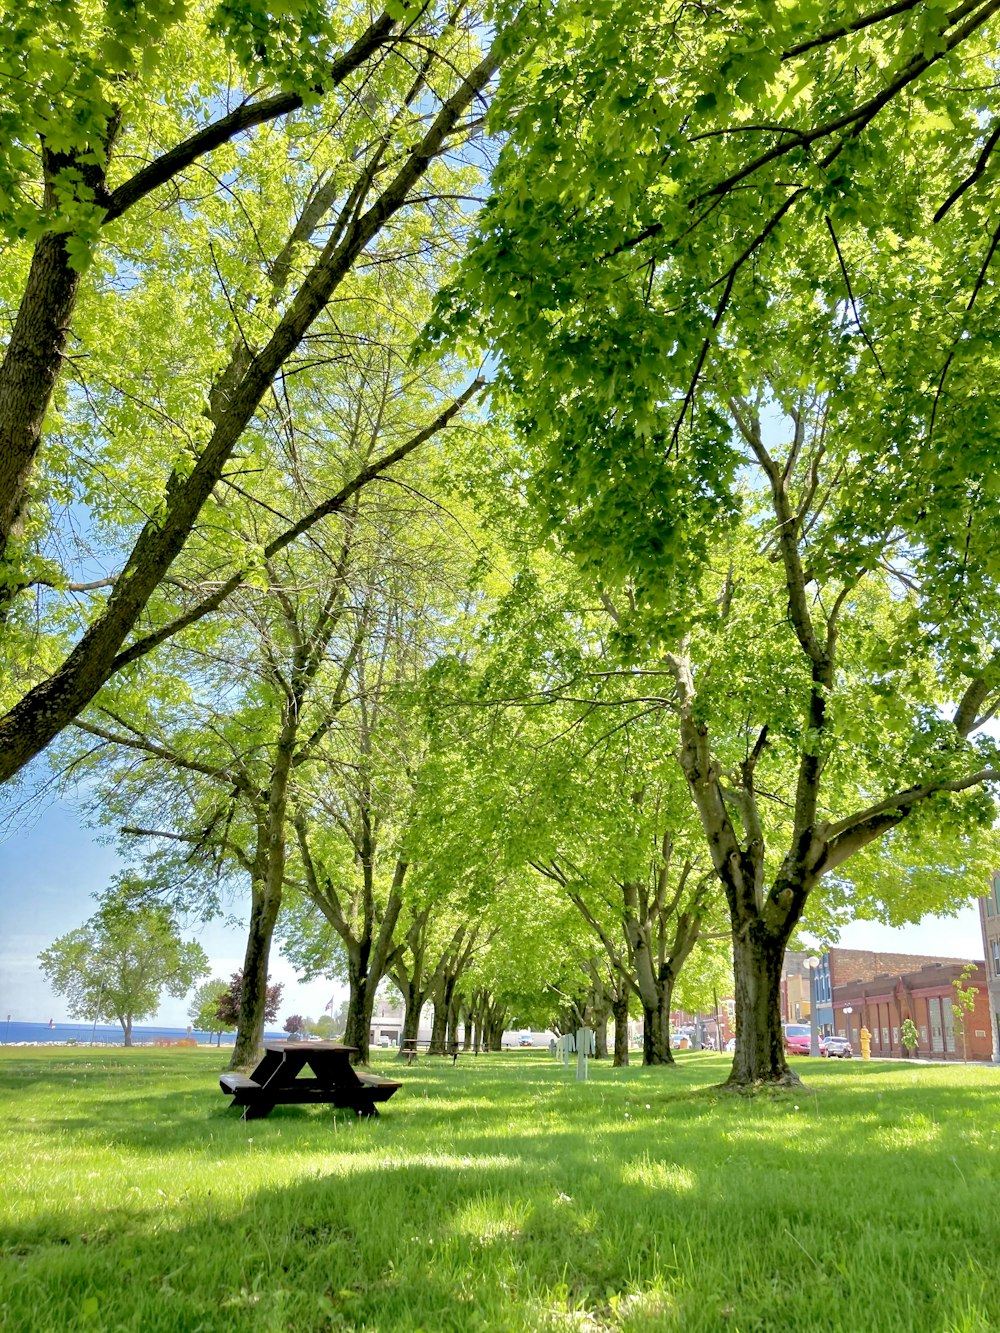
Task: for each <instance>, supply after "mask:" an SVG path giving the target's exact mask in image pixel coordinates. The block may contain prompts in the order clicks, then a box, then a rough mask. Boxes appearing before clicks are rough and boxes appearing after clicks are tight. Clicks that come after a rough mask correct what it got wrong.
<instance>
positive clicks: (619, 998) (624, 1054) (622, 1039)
mask: <svg viewBox="0 0 1000 1333" xmlns="http://www.w3.org/2000/svg"><path fill="white" fill-rule="evenodd" d="M611 1014H612V1017H613V1018H614V1020H615V1054H614V1059H613V1060H612V1062H611V1063H612V1065H613V1067H614V1068H615V1069H624V1068H625V1067H626V1065H627V1064H628V992H626V993H625V994H623V995H616V996H615V997H614V999H613V1000H612V1002H611Z"/></svg>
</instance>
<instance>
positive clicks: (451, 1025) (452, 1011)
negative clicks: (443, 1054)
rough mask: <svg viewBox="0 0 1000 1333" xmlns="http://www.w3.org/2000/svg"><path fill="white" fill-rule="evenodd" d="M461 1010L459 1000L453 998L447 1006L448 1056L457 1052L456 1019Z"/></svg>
mask: <svg viewBox="0 0 1000 1333" xmlns="http://www.w3.org/2000/svg"><path fill="white" fill-rule="evenodd" d="M460 1010H461V1000H460V999H459V998H458V997H456V996H453V997H452V1001H451V1004H449V1006H448V1054H449V1055H451V1054H452V1053H453V1052H454V1051H457V1050H458V1046H459V1042H458V1019H459V1013H460Z"/></svg>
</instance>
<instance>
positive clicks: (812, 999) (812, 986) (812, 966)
mask: <svg viewBox="0 0 1000 1333" xmlns="http://www.w3.org/2000/svg"><path fill="white" fill-rule="evenodd" d="M806 967H807V968H808V969H809V1054H810V1055H819V1028H818V1026H817V1024H816V969H817V967H819V959H818V958H816V957H814V956H813V955H812V954H810V955H809V957H808V958H807V959H806Z"/></svg>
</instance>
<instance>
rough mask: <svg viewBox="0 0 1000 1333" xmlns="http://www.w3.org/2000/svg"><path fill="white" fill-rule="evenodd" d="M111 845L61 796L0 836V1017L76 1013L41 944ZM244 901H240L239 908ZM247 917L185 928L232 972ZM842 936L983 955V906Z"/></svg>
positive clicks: (861, 925)
mask: <svg viewBox="0 0 1000 1333" xmlns="http://www.w3.org/2000/svg"><path fill="white" fill-rule="evenodd" d="M119 864H120V863H119V860H118V857H117V855H116V854H115V851H114V848H113V847H108V846H102V845H101V844H100V843H99V842H98V841H97V838H96V837H95V835H94V833H93V831H91V830H89V829H87V828H86V827H84V826H83V825H82V824H81V822H80V819H79V817H78V815H77V812H76V811H75V809H74V808H73V807H72V806H71V805H70V804H69V803H68V802H65V801H56V802H53V803H52V804H50V805H48V806H46V807H45V808H43V809H42V811H41V813H40V814H39V815H38V817H37V819H36V820H35V821H34V822H33V823H27V824H24V823H22V824H21V825H20V826H19V827H17V828H16V829H14V830H13V831H12V832H11V833H10V834H9V835H8V837H7V840H6V841H5V842H3V843H0V1017H2V1016H5V1015H7V1014H10V1015H11V1016H12V1017H13V1018H15V1019H18V1020H21V1021H23V1022H41V1023H44V1022H47V1021H48V1020H49V1019H50V1018H54V1019H55V1020H56V1022H63V1021H66V1020H68V1019H69V1015H68V1014H67V1012H66V1007H65V1003H64V1001H63V1000H62V999H61V997H60V996H58V995H55V994H54V993H53V991H52V990H51V989H50V987H49V985H48V983H47V982H46V980H45V977H44V976H43V975H42V972H41V970H40V968H39V966H38V953H39V950H41V949H44V948H45V947H46V946H47V945H49V944H51V943H52V941H53V940H54V939H56V938H57V937H58V936H59V935H63V934H65V933H66V931H68V930H73V929H74V928H75V927H77V926H79V925H82V924H83V922H84V921H85V920H86V919H87V917H88V916H90V915H91V914H92V913H93V911H94V910H95V903H94V899H93V897H92V895H93V894H95V893H99V892H100V891H101V890H102V889H104V888H106V887H107V885H108V883H109V881H110V879H111V877H112V875H113V874H114V873H115V871H116V870H117V869H118V867H119ZM238 907H239V904H234V915H235V909H237V908H238ZM245 929H246V923H245V920H241V919H234V920H233V921H231V922H229V923H227V922H223V921H214V922H211V923H209V924H208V925H200V924H199V923H197V922H189V923H188V926H187V928H186V930H185V931H184V933H185V935H186V936H187V937H188V938H195V939H198V940H200V941H201V944H202V947H203V948H204V950H205V952H206V953H207V954H208V957H209V960H210V962H211V965H212V975H213V976H220V977H228V976H229V975H230V974H231V973H233V972H235V971H236V969H237V968H238V967H241V966H242V963H243V949H244V944H245V940H246V936H245ZM840 942H841V944H844V945H847V946H849V947H851V948H858V949H886V950H890V949H891V950H896V951H899V952H906V953H927V954H943V955H945V956H950V957H959V958H982V956H983V942H982V935H981V933H980V928H979V914H978V912H977V911H976V909H975V908H965V909H963V910H962V911H961V912H960V913H959V914H958V915H957V916H955V917H926V918H925V919H924V921H922V922H921V924H920V925H918V926H905V927H902V928H900V929H898V930H893V929H890V928H889V927H887V926H878V925H872V924H870V923H868V922H858V923H856V924H855V925H852V926H849V927H848V928H847V929H846V930H845V931H844V932H843V933H842V935H841V938H840ZM271 976H272V978H273V979H274V980H275V981H280V982H282V983H283V984H284V987H285V990H284V995H283V998H282V1005H281V1012H280V1018H281V1019H282V1020H283V1019H284V1018H285V1017H286V1016H287V1015H288V1014H293V1013H299V1014H306V1015H309V1016H311V1017H313V1018H316V1017H317V1016H318V1015H319V1014H321V1013H322V1012H323V1008H324V1006H325V1005H326V1004H327V1002H328V1001H329V1000H330V998H331V996H336V1000H337V1002H338V1003H339V1001H340V998H341V997H342V996H343V995H344V994H345V993H346V992H345V989H344V987H343V986H341V985H339V984H336V983H331V982H327V981H319V982H308V983H300V982H299V981H298V980H297V979H296V976H295V972H294V969H293V968H292V967H291V965H290V964H289V963H288V962H286V960H285V959H284V958H282V957H281V956H280V953H279V954H276V955H275V956H272V962H271ZM187 1008H188V1001H187V1000H174V999H171V998H170V997H166V998H165V999H164V1002H163V1004H162V1006H161V1008H160V1011H159V1013H158V1014H157V1016H156V1018H155V1020H151V1021H155V1022H157V1023H161V1024H164V1025H166V1026H171V1027H184V1026H186V1025H187V1023H188V1016H187Z"/></svg>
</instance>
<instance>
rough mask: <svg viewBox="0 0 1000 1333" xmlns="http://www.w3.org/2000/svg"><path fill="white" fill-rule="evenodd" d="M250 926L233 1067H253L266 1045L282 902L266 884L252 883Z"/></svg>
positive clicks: (232, 1060)
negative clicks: (269, 976) (273, 951)
mask: <svg viewBox="0 0 1000 1333" xmlns="http://www.w3.org/2000/svg"><path fill="white" fill-rule="evenodd" d="M251 897H252V902H251V907H250V928H249V930H248V932H247V947H246V953H245V954H244V956H243V992H242V995H241V996H240V1017H239V1024H238V1026H237V1029H236V1041H235V1044H234V1045H233V1057H232V1059H231V1060H230V1062H229V1067H230V1069H250V1068H252V1067H253V1066H254V1065H255V1064H256V1063H257V1060H258V1057H259V1056H260V1051H261V1047H262V1046H263V1044H264V1009H265V1007H266V1004H267V967H268V962H269V959H270V956H271V940H272V939H273V937H274V923H275V922H276V921H277V919H278V908H279V906H280V905H281V895H280V893H279V894H278V895H277V897H275V896H273V895H271V894H269V893H268V891H267V885H266V884H265V883H261V882H259V881H258V882H256V883H254V884H253V885H252V890H251Z"/></svg>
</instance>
